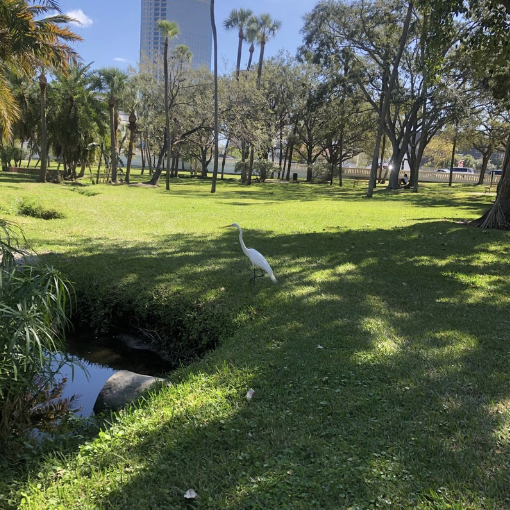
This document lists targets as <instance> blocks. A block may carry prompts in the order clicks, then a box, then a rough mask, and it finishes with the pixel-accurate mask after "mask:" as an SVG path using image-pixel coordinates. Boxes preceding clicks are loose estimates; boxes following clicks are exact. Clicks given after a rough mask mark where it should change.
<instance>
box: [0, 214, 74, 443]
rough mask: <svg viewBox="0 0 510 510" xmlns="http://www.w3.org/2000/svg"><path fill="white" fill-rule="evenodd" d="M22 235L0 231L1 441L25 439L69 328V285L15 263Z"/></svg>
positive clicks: (52, 273) (5, 227)
mask: <svg viewBox="0 0 510 510" xmlns="http://www.w3.org/2000/svg"><path fill="white" fill-rule="evenodd" d="M18 242H19V231H18V230H17V229H16V228H15V227H13V226H12V225H10V224H8V223H6V222H5V221H2V222H1V230H0V258H1V262H0V273H1V278H0V442H4V441H5V440H6V439H8V438H9V437H11V436H12V435H13V434H22V433H23V432H24V430H25V429H24V427H26V426H28V425H29V423H30V411H31V408H32V407H33V405H34V402H35V400H34V399H35V396H36V395H37V394H38V393H39V392H40V389H39V385H38V381H39V382H41V381H44V382H43V386H44V385H46V384H48V382H49V381H51V380H52V375H53V374H52V370H51V366H50V365H51V356H50V353H51V352H54V351H57V350H58V349H59V348H61V346H62V342H63V338H64V331H65V328H66V327H67V326H68V325H69V320H68V317H67V313H68V311H69V307H70V304H71V303H70V298H71V289H70V287H69V283H68V282H67V281H66V280H65V279H64V278H63V277H62V276H61V275H60V274H59V273H58V272H57V271H56V270H55V269H52V268H50V267H43V266H41V267H39V266H36V265H33V264H32V265H29V264H27V263H24V260H23V259H20V261H19V262H16V260H15V256H16V255H20V254H21V251H20V250H19V248H18V247H17V245H18Z"/></svg>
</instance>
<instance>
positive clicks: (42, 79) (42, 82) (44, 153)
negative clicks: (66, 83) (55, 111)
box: [39, 70, 48, 182]
mask: <svg viewBox="0 0 510 510" xmlns="http://www.w3.org/2000/svg"><path fill="white" fill-rule="evenodd" d="M47 85H48V80H47V79H46V74H45V73H44V70H42V71H41V74H40V76H39V88H40V89H41V170H40V174H39V180H40V181H41V182H46V167H47V162H48V134H47V132H46V86H47Z"/></svg>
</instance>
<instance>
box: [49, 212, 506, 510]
mask: <svg viewBox="0 0 510 510" xmlns="http://www.w3.org/2000/svg"><path fill="white" fill-rule="evenodd" d="M166 241H170V238H168V239H166V240H163V244H165V242H166ZM274 243H277V246H278V249H277V250H275V249H274ZM177 244H178V246H179V247H178V249H172V250H171V253H172V255H171V256H169V257H168V260H167V261H164V260H163V261H162V260H160V257H157V258H156V260H157V261H158V264H156V267H157V271H156V270H153V271H152V272H150V273H149V274H147V271H148V269H149V267H153V266H154V265H155V260H152V261H151V260H149V261H147V260H146V259H147V254H146V253H145V251H144V249H142V248H140V247H136V246H134V247H129V248H122V247H121V246H116V247H113V246H110V247H109V248H107V249H105V251H104V252H102V253H100V254H90V255H81V256H80V255H76V256H74V257H72V264H73V267H77V268H78V267H82V268H83V267H86V268H96V269H95V271H97V272H90V271H91V270H88V274H89V278H100V277H101V275H104V274H108V277H109V278H111V282H113V281H120V282H124V283H122V285H123V286H124V287H123V290H124V291H125V286H131V285H132V286H133V288H134V289H135V288H137V287H139V284H140V283H139V282H140V280H143V279H151V278H155V279H156V280H155V282H154V284H155V285H158V284H164V282H165V278H166V279H168V278H169V275H171V277H172V278H175V279H176V280H177V281H181V280H182V281H183V282H188V286H187V288H186V292H189V293H190V295H192V296H199V295H200V294H201V293H203V292H206V289H209V292H211V290H210V289H218V296H219V297H218V298H217V299H218V300H220V301H221V302H222V303H223V306H226V307H228V308H230V309H235V313H236V314H237V319H236V320H237V322H238V324H240V325H241V326H240V329H239V330H238V331H237V333H236V334H235V335H234V336H233V337H232V338H230V339H225V340H224V343H223V345H222V346H221V347H220V348H219V349H218V350H217V352H215V353H213V354H210V355H209V356H207V357H206V359H205V360H204V361H203V362H201V363H199V364H196V365H193V366H191V367H189V368H188V369H186V370H181V371H179V372H177V373H175V374H173V375H170V379H171V380H172V383H173V387H171V388H169V389H166V390H164V391H163V392H162V393H161V394H159V395H158V396H155V397H154V399H153V400H151V399H149V400H147V401H146V402H145V404H143V405H141V407H140V410H139V411H136V416H137V417H138V418H137V419H138V420H141V423H143V420H147V421H148V422H150V421H151V418H150V417H151V416H153V415H154V414H157V416H158V418H157V420H156V421H157V423H158V424H157V425H150V426H149V425H147V427H144V426H140V427H139V432H138V433H137V434H136V435H135V436H134V437H131V438H130V439H129V447H127V446H126V444H125V439H124V438H123V435H122V434H121V433H119V430H122V426H121V425H117V424H115V423H113V424H112V426H111V430H109V431H108V432H109V438H110V439H104V438H103V439H102V441H105V442H110V441H111V442H112V443H114V442H117V444H118V446H119V450H118V451H117V450H116V449H114V448H112V449H110V448H108V449H106V448H105V449H104V450H103V449H102V448H101V440H100V439H98V440H96V442H95V443H93V447H92V446H91V449H90V457H87V456H86V455H85V456H83V457H82V459H81V461H80V462H78V464H80V465H81V467H79V468H78V472H79V473H80V476H79V477H78V478H87V476H88V475H87V474H86V473H85V471H84V470H89V471H88V472H90V469H91V468H90V466H92V467H93V469H97V470H98V471H99V472H101V471H103V470H104V471H103V472H104V473H110V474H106V475H105V486H104V487H103V488H100V487H98V486H92V485H91V484H90V482H83V483H84V485H83V488H82V489H81V491H85V494H86V496H85V499H86V500H87V501H88V502H89V503H91V502H94V504H96V505H97V506H98V507H99V508H131V507H133V508H134V507H135V505H137V504H140V505H141V507H143V508H147V509H149V508H167V507H168V508H189V505H190V502H189V501H186V500H185V499H184V493H185V491H186V490H187V489H189V488H193V489H194V490H195V491H196V492H197V493H198V495H199V498H198V499H197V500H196V501H195V502H194V503H193V504H194V505H195V506H196V507H197V508H211V509H213V508H224V509H236V510H237V509H239V510H240V509H245V508H292V509H309V508H324V509H330V508H348V507H349V506H355V505H358V506H359V507H361V506H363V507H369V506H370V505H372V506H375V505H378V506H380V507H386V508H415V507H416V508H417V507H420V506H421V507H422V508H425V507H429V508H446V507H447V505H448V504H453V503H456V504H460V505H461V506H462V507H463V508H482V507H491V508H506V507H508V504H509V501H508V499H507V497H508V496H507V491H506V488H507V487H508V482H509V480H508V474H507V473H508V469H507V468H508V465H509V461H510V449H509V447H508V439H509V438H508V427H509V413H510V390H509V388H510V343H509V342H508V326H509V319H508V315H507V312H508V302H507V296H508V295H509V294H510V279H509V277H508V274H509V271H508V265H509V262H508V253H509V252H510V243H509V242H508V238H507V236H506V235H505V233H500V232H491V233H490V234H486V233H484V232H482V231H480V230H474V229H469V228H466V227H462V226H459V225H455V224H451V223H447V222H430V223H423V224H418V225H413V226H411V227H408V228H402V229H398V230H394V231H385V230H375V231H364V232H360V231H357V232H354V231H347V232H344V231H342V232H331V231H326V232H322V233H309V234H303V235H278V236H275V237H273V238H268V239H265V240H264V241H263V242H261V246H257V248H258V249H259V248H260V249H261V251H262V252H263V253H264V251H263V250H265V249H267V250H268V251H269V248H270V247H272V249H271V251H272V252H273V253H275V252H277V253H278V255H277V256H274V257H273V259H272V260H271V262H272V264H273V268H274V270H275V273H276V275H277V277H278V279H279V284H278V285H272V284H271V283H270V282H269V280H267V279H261V280H260V281H257V282H256V287H255V289H254V288H252V287H250V286H249V285H248V282H247V281H246V285H244V280H242V279H243V278H244V277H246V279H248V278H249V265H248V261H247V259H246V260H245V259H244V258H243V255H242V253H241V252H240V249H239V248H238V247H237V249H233V247H232V236H231V233H227V232H225V234H224V235H222V236H221V237H220V238H218V239H214V240H208V241H207V242H205V243H199V244H198V246H197V238H195V237H194V236H180V238H179V242H178V243H177ZM105 256H107V257H106V258H109V259H111V260H115V257H119V258H120V257H122V259H123V261H124V263H123V265H122V266H119V267H115V268H112V267H110V266H109V265H108V264H107V263H106V264H105V265H104V266H102V265H101V259H104V258H105ZM213 258H214V260H215V262H214V263H211V264H209V265H208V264H205V263H204V261H206V260H211V259H213ZM247 266H248V267H247ZM193 268H194V269H193ZM158 274H159V278H160V280H158ZM133 275H136V278H135V277H134V276H133ZM131 279H132V280H131ZM241 282H242V283H241ZM103 283H107V282H104V281H103ZM219 289H224V290H219ZM249 388H254V389H255V395H254V397H253V399H252V400H251V401H248V400H247V399H246V396H245V395H246V391H247V390H248V389H249ZM193 395H194V396H193ZM161 409H164V410H163V411H162V410H161ZM119 427H120V428H119ZM82 454H83V450H82ZM84 460H85V461H86V462H85V463H84ZM76 478H77V477H76V476H75V474H73V476H72V477H71V478H69V479H67V480H66V478H65V476H64V477H63V478H62V481H60V482H59V481H57V482H56V483H57V484H59V483H61V484H66V483H68V484H69V485H72V484H75V483H78V484H79V483H80V482H79V481H76ZM48 480H49V479H48ZM48 483H49V482H48ZM48 490H51V489H48Z"/></svg>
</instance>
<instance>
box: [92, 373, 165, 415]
mask: <svg viewBox="0 0 510 510" xmlns="http://www.w3.org/2000/svg"><path fill="white" fill-rule="evenodd" d="M164 384H165V380H164V379H162V378H161V377H152V376H150V375H141V374H136V373H135V372H130V371H129V370H119V371H118V372H115V374H113V375H112V376H111V377H110V378H109V379H108V380H107V381H106V383H105V385H104V386H103V389H102V390H101V391H100V392H99V395H98V396H97V399H96V403H95V404H94V412H95V413H96V414H97V413H100V412H102V411H109V410H113V411H117V410H118V409H121V408H122V407H124V406H125V405H126V404H128V403H130V402H133V401H135V400H137V399H138V398H140V397H141V396H142V395H143V394H144V393H145V392H146V391H147V390H149V389H157V388H160V387H162V386H163V385H164Z"/></svg>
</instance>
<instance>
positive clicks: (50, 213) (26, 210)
mask: <svg viewBox="0 0 510 510" xmlns="http://www.w3.org/2000/svg"><path fill="white" fill-rule="evenodd" d="M18 212H19V213H20V214H22V215H23V216H31V217H32V218H39V219H42V220H55V219H59V218H65V215H64V214H62V213H61V212H59V211H57V210H55V209H48V208H45V207H43V206H42V205H41V204H38V203H36V202H35V201H34V200H28V199H23V200H21V201H20V203H19V206H18Z"/></svg>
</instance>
